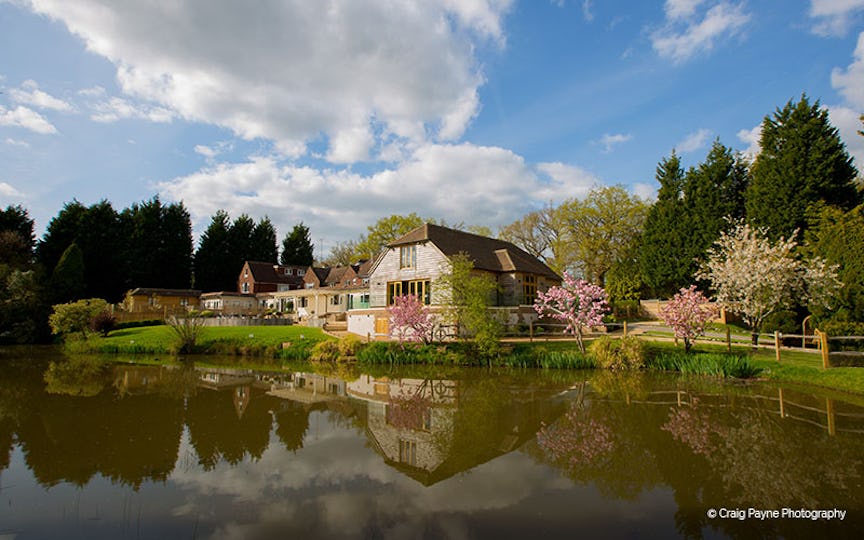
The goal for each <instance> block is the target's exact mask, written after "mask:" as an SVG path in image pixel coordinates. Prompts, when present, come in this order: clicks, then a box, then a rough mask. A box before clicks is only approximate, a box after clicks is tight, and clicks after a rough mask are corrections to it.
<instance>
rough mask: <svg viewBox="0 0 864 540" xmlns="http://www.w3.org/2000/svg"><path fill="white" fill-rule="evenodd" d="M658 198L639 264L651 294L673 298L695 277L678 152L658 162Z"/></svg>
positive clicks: (651, 209)
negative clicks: (690, 257)
mask: <svg viewBox="0 0 864 540" xmlns="http://www.w3.org/2000/svg"><path fill="white" fill-rule="evenodd" d="M655 177H656V178H657V181H658V182H659V183H660V190H659V191H658V192H657V200H656V201H655V202H654V204H653V205H652V206H651V208H650V210H649V211H648V216H647V217H646V219H645V229H644V230H643V233H642V241H641V250H640V257H639V267H640V270H641V272H642V279H643V280H644V282H645V286H646V288H647V289H648V291H647V292H648V294H649V295H651V296H658V297H664V298H665V297H669V296H671V295H672V294H674V293H675V291H677V290H678V289H680V288H681V287H684V286H685V285H687V284H688V283H689V282H690V281H691V279H692V268H691V261H690V260H689V252H690V250H689V247H688V242H687V237H688V234H689V231H688V224H687V219H686V210H685V208H684V201H683V198H682V197H683V191H684V169H683V168H682V167H681V160H680V158H679V157H678V155H677V154H675V151H674V150H673V151H672V155H671V156H669V157H668V158H663V159H662V160H661V161H660V163H659V164H658V165H657V172H656V176H655Z"/></svg>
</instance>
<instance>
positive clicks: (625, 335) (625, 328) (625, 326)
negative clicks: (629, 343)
mask: <svg viewBox="0 0 864 540" xmlns="http://www.w3.org/2000/svg"><path fill="white" fill-rule="evenodd" d="M624 337H625V338H626V337H627V321H624Z"/></svg>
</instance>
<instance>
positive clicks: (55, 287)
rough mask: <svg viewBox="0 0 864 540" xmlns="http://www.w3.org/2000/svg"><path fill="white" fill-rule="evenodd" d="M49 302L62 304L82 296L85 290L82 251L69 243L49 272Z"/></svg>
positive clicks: (76, 245)
mask: <svg viewBox="0 0 864 540" xmlns="http://www.w3.org/2000/svg"><path fill="white" fill-rule="evenodd" d="M50 287H51V303H52V304H62V303H65V302H73V301H75V300H79V299H81V298H84V297H85V295H86V291H87V282H86V275H85V273H84V253H83V252H82V251H81V248H79V247H78V244H76V243H74V242H73V243H71V244H69V247H67V248H66V250H65V251H64V252H63V255H61V256H60V260H59V261H58V262H57V266H55V267H54V272H52V273H51V284H50Z"/></svg>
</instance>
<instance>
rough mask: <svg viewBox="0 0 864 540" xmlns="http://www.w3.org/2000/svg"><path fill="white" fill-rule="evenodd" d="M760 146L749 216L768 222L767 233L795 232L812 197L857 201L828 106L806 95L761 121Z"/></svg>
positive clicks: (848, 204)
mask: <svg viewBox="0 0 864 540" xmlns="http://www.w3.org/2000/svg"><path fill="white" fill-rule="evenodd" d="M759 144H760V146H761V151H760V153H759V155H758V156H756V160H755V162H754V163H753V181H752V182H751V184H750V187H749V189H748V190H747V204H746V206H747V219H748V221H749V222H750V223H752V224H754V225H757V226H760V227H768V229H769V231H768V234H769V236H770V237H771V238H778V237H780V236H783V237H789V236H790V235H792V234H793V232H795V231H796V230H798V231H799V236H800V235H801V234H802V233H803V230H804V228H805V227H806V224H807V223H806V213H807V208H808V207H809V206H811V205H812V204H814V203H818V202H823V203H825V204H829V205H833V206H837V207H839V208H842V209H843V210H850V209H852V208H854V207H855V206H857V205H858V204H859V203H860V202H861V195H860V193H859V192H858V191H857V190H856V188H855V177H856V175H857V174H858V171H856V170H855V167H854V166H853V164H852V158H851V157H850V156H849V153H848V152H847V151H846V147H845V145H844V144H843V141H841V140H840V135H839V133H838V131H837V128H835V127H834V126H832V125H831V124H830V122H829V121H828V111H827V110H826V109H823V108H821V107H820V105H819V101H818V100H817V101H816V102H814V103H813V104H811V103H810V101H809V99H808V98H807V96H806V95H802V96H801V99H800V100H799V101H798V102H793V101H791V100H790V101H789V102H788V103H787V104H786V106H785V107H783V108H782V109H778V110H777V111H776V112H775V113H774V115H773V116H766V117H765V119H764V120H763V122H762V136H761V138H760V142H759Z"/></svg>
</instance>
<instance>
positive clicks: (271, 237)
mask: <svg viewBox="0 0 864 540" xmlns="http://www.w3.org/2000/svg"><path fill="white" fill-rule="evenodd" d="M250 244H251V248H252V249H251V252H252V253H251V257H250V259H251V260H253V261H264V262H269V263H273V264H276V262H277V261H278V260H279V250H278V247H277V245H276V229H275V228H274V227H273V223H272V222H271V221H270V218H269V217H267V216H264V218H262V219H261V220H260V221H258V223H257V224H256V225H255V227H254V228H253V229H252V237H251V239H250ZM238 272H239V269H238Z"/></svg>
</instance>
